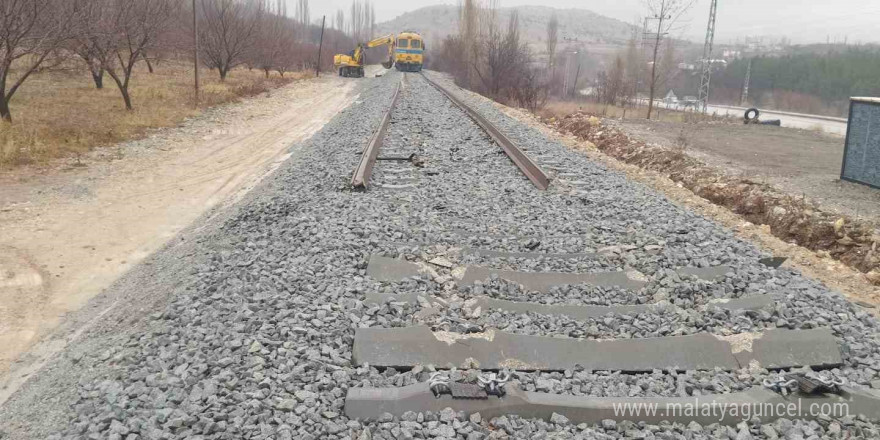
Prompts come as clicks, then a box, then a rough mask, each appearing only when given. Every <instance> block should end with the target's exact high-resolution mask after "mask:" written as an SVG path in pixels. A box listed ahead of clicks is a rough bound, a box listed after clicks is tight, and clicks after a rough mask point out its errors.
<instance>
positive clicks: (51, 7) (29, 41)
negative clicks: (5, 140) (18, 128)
mask: <svg viewBox="0 0 880 440" xmlns="http://www.w3.org/2000/svg"><path fill="white" fill-rule="evenodd" d="M74 6H75V5H74V3H73V2H72V1H71V0H0V119H3V120H5V121H7V122H12V113H11V112H10V110H9V101H10V100H12V97H13V96H14V95H15V93H16V92H17V91H18V89H19V88H20V87H21V85H22V84H24V82H25V81H27V79H28V78H29V77H30V76H31V75H33V73H34V72H37V71H38V70H40V69H41V68H42V67H43V65H44V63H45V62H46V61H47V59H49V57H50V56H51V55H52V54H53V53H54V52H55V51H56V50H57V49H58V48H60V47H61V45H62V44H63V43H64V42H65V41H67V39H68V38H69V37H70V35H71V30H72V25H73V24H74V17H75V14H74V12H75V8H74Z"/></svg>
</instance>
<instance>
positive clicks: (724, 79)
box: [713, 46, 880, 116]
mask: <svg viewBox="0 0 880 440" xmlns="http://www.w3.org/2000/svg"><path fill="white" fill-rule="evenodd" d="M813 49H815V48H810V47H806V48H803V49H801V50H800V51H797V52H794V53H791V54H788V55H785V56H766V57H758V58H754V59H753V60H752V72H751V80H750V84H749V97H750V102H751V103H753V104H760V105H769V106H773V107H776V108H780V109H785V108H787V109H790V110H796V111H801V112H809V113H814V112H815V113H827V114H833V115H836V116H844V115H845V114H846V109H847V105H848V103H849V98H850V97H852V96H878V95H880V76H878V75H877V72H880V48H878V47H876V46H864V47H838V48H836V49H834V50H830V51H824V50H813ZM748 64H749V59H740V60H736V61H734V62H732V63H731V64H730V65H729V66H728V67H727V69H725V70H724V71H721V72H718V74H717V75H716V76H715V78H713V83H714V85H715V87H716V88H718V89H721V90H719V92H720V93H718V94H716V95H715V96H716V97H718V98H719V99H723V98H728V99H727V101H728V102H731V103H736V104H738V103H739V98H740V94H741V90H742V87H743V81H744V78H745V75H746V69H747V68H748ZM724 91H729V95H730V96H725V95H724V93H723V92H724Z"/></svg>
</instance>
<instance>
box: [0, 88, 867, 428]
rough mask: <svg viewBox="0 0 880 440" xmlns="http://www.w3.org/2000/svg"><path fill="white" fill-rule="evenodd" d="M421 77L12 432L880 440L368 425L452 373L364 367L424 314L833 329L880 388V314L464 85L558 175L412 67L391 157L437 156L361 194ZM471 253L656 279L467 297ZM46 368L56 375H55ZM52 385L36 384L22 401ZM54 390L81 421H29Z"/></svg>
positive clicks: (698, 380) (668, 328)
mask: <svg viewBox="0 0 880 440" xmlns="http://www.w3.org/2000/svg"><path fill="white" fill-rule="evenodd" d="M402 75H403V74H401V73H397V72H389V73H388V74H386V75H385V76H384V77H382V78H368V79H363V80H359V81H362V85H361V86H360V87H361V88H362V92H361V94H360V95H359V97H358V99H357V102H356V103H354V104H353V105H352V106H351V107H350V108H349V109H347V110H346V111H344V112H343V113H341V114H340V115H339V116H337V117H336V118H335V119H334V120H333V121H331V122H330V123H329V124H328V125H327V126H325V127H324V129H323V130H322V131H321V132H319V133H318V134H316V135H315V136H314V137H313V138H312V139H311V140H310V141H309V142H308V143H307V145H304V146H303V154H302V155H300V156H298V157H296V158H294V159H291V160H290V161H289V162H287V163H286V164H285V165H284V166H282V167H281V168H280V169H279V170H278V171H277V173H276V174H275V175H274V176H273V177H272V178H271V179H269V180H267V181H266V182H264V183H263V185H262V186H261V187H260V188H258V189H257V190H255V191H254V192H253V193H252V194H251V195H250V196H249V197H248V198H247V199H245V200H244V201H243V202H242V203H241V204H239V205H238V206H237V207H236V208H235V210H234V211H233V212H231V213H230V214H229V215H228V216H226V217H225V218H221V219H219V220H217V221H216V222H217V225H216V226H215V227H206V228H205V230H204V231H203V232H200V233H199V234H197V239H196V243H194V244H191V245H190V246H192V250H191V251H190V252H189V254H188V255H189V258H187V259H186V261H185V262H186V263H187V265H186V267H187V268H188V270H186V271H180V273H175V274H174V276H171V277H167V278H163V279H162V280H160V281H158V286H157V287H154V288H153V290H159V291H163V292H165V294H166V295H168V298H169V300H168V302H167V304H160V305H158V306H156V307H157V308H156V309H155V310H145V311H143V312H142V313H143V314H144V318H143V319H141V320H139V321H138V322H137V323H136V325H132V326H131V327H130V328H129V329H128V330H127V331H124V332H120V333H119V334H114V335H112V336H111V335H95V336H94V337H93V338H92V340H93V341H94V342H93V343H92V345H89V347H102V348H103V349H101V350H90V351H88V352H86V353H82V352H81V351H80V352H77V351H76V350H75V349H71V350H69V351H68V353H67V354H66V356H67V357H66V358H65V359H71V356H73V358H75V359H76V360H75V361H73V360H66V361H64V362H67V363H66V364H63V365H64V366H65V368H69V369H70V372H68V373H62V372H58V371H57V369H56V371H55V372H54V373H52V374H69V375H70V376H71V377H77V378H78V379H77V381H76V382H74V383H76V387H75V388H73V389H71V390H68V391H69V392H68V393H67V394H64V393H62V394H60V395H59V397H58V398H57V400H55V401H52V400H51V399H50V398H48V397H46V396H43V397H42V400H40V399H37V398H30V399H31V400H26V399H24V397H19V398H14V399H13V400H11V401H10V402H8V403H7V405H6V406H5V407H4V408H3V409H2V411H0V416H7V419H6V420H7V421H12V422H14V425H13V424H12V423H10V424H9V425H8V426H10V427H11V428H7V427H4V426H2V423H6V422H0V429H2V430H7V431H8V433H9V434H10V435H11V436H13V437H21V438H29V437H38V436H40V437H42V436H46V435H52V436H53V437H54V438H113V439H137V438H145V439H165V438H168V439H170V438H223V439H238V438H266V439H268V438H272V439H325V438H327V439H358V440H362V439H370V438H373V439H380V438H381V439H405V438H447V439H467V440H477V439H484V438H517V439H533V438H571V439H575V438H583V439H594V438H599V439H603V438H663V439H677V438H688V439H690V438H694V439H715V438H731V439H748V438H761V439H763V438H767V439H773V438H793V439H796V438H804V439H806V438H825V437H827V438H838V437H843V438H846V436H850V437H852V436H861V437H864V438H872V437H877V436H880V430H878V427H877V425H874V424H872V423H871V422H869V421H866V420H863V419H860V418H858V417H852V416H851V417H844V418H837V419H833V418H827V419H822V420H817V421H806V420H788V419H783V420H779V421H776V422H774V423H772V424H770V423H768V424H763V423H761V421H760V420H759V419H758V418H752V419H751V420H746V421H743V422H742V423H740V424H739V425H737V426H721V425H708V426H700V425H697V424H691V425H687V426H685V425H678V424H660V425H646V424H644V423H642V424H639V423H630V422H621V423H615V422H613V421H610V420H607V421H605V422H603V423H602V424H599V425H586V424H583V425H574V424H571V423H569V422H568V421H567V420H565V418H564V417H561V416H560V417H554V418H553V419H552V420H550V421H541V420H529V419H523V418H519V417H515V416H506V417H499V418H495V419H492V420H484V419H482V418H481V417H480V416H479V415H470V416H467V415H465V414H462V413H455V412H454V411H451V410H450V411H443V412H441V413H436V414H435V413H420V414H416V413H411V414H407V415H405V416H404V417H402V418H400V419H395V418H393V417H390V416H389V417H386V418H383V419H381V420H375V421H369V422H365V421H355V420H349V419H347V418H346V416H345V415H344V411H343V405H344V399H345V395H346V391H347V390H348V389H349V388H351V387H362V386H370V387H401V386H405V385H410V384H413V383H416V382H420V381H425V380H427V378H428V376H429V375H430V372H431V371H432V370H433V368H432V367H431V366H425V367H417V368H416V369H414V370H412V371H395V370H394V369H384V370H377V369H375V368H372V367H368V366H355V365H352V360H351V354H352V353H351V348H352V342H353V337H354V332H355V329H357V328H359V327H385V328H391V327H405V326H410V325H415V324H425V325H428V326H430V327H431V328H432V329H434V330H438V331H453V332H461V333H471V332H479V331H483V330H486V329H497V330H502V331H505V332H510V333H517V334H525V335H540V336H565V337H574V338H590V339H607V338H616V339H623V338H648V337H660V336H677V335H687V334H696V333H701V332H708V333H712V334H715V335H718V336H730V335H736V334H741V333H746V332H761V331H763V330H767V329H775V328H786V329H812V328H830V329H831V330H832V332H833V333H834V335H835V336H836V338H837V339H838V343H839V347H840V350H841V354H842V355H843V359H844V365H843V367H841V368H839V369H836V370H834V372H835V373H836V374H838V375H839V376H840V377H843V378H846V379H847V380H848V381H849V383H850V384H851V385H853V386H856V387H866V388H867V387H870V386H871V383H872V382H874V383H875V384H876V383H877V382H876V381H877V380H878V371H880V343H878V338H877V321H876V320H875V319H874V318H873V317H872V316H870V315H869V314H868V313H866V312H865V311H863V310H861V309H860V308H859V307H858V306H854V305H852V304H850V303H849V302H847V301H846V300H845V299H844V298H843V297H842V296H841V295H839V294H837V293H834V292H831V291H829V290H827V289H826V288H824V287H823V286H821V285H820V284H818V283H816V282H814V281H812V280H809V279H805V278H803V277H802V276H800V275H799V274H797V273H794V272H793V271H791V270H788V269H771V268H768V267H766V266H763V265H761V264H760V263H759V262H758V259H760V258H762V257H766V256H767V255H764V254H762V253H761V252H760V251H759V250H757V249H756V248H754V247H753V246H752V245H750V244H748V243H745V242H743V241H740V240H738V239H736V238H735V237H733V235H732V234H731V233H730V232H729V231H726V230H724V229H723V228H721V227H719V226H717V225H715V224H714V223H711V222H709V221H707V220H706V219H704V218H702V217H700V216H697V215H695V214H693V213H690V212H687V211H685V210H683V209H681V208H679V207H677V206H676V205H674V204H672V203H671V202H669V201H668V200H666V199H665V198H664V197H662V196H660V195H658V194H656V193H654V192H652V191H650V190H648V189H646V188H644V187H642V186H639V185H636V184H633V183H631V182H628V181H627V180H626V179H625V178H624V177H623V176H621V175H620V174H617V173H615V172H611V171H609V170H607V169H605V168H603V167H602V166H600V165H597V164H595V163H592V162H590V161H589V160H587V159H586V158H585V157H583V156H581V155H579V154H577V153H575V152H571V151H568V150H566V149H565V147H563V146H562V145H559V144H557V143H555V142H552V141H549V140H547V139H546V138H545V137H544V136H543V135H541V134H540V133H538V132H536V131H534V130H532V129H530V128H528V127H525V126H523V125H522V124H519V123H517V122H515V121H513V120H512V119H510V118H507V117H506V116H504V115H502V114H501V113H500V111H498V110H497V109H496V108H495V106H494V105H493V104H492V103H490V102H488V101H487V100H485V99H483V98H481V97H478V96H473V95H471V94H469V93H466V92H463V91H460V90H454V92H455V93H456V94H457V95H458V96H460V97H461V98H462V99H464V100H465V101H467V102H468V103H469V104H471V105H473V106H474V107H475V108H476V109H477V110H478V111H480V112H481V113H482V114H483V115H484V116H485V117H487V118H488V119H489V120H491V121H492V122H493V123H495V124H496V125H497V126H498V127H499V128H500V129H502V130H504V131H505V133H507V134H508V136H509V137H511V138H512V139H513V140H515V141H516V142H518V143H519V144H520V146H521V147H523V148H526V149H527V150H528V151H529V154H530V155H532V157H533V158H534V159H535V160H536V161H537V162H538V163H540V164H544V166H545V167H547V169H548V170H550V172H551V174H554V175H556V181H555V182H554V184H553V185H552V186H551V189H550V190H548V191H546V192H540V191H538V190H536V189H535V187H534V186H532V184H531V183H530V182H529V181H528V180H527V179H526V178H525V177H524V176H523V175H522V174H521V173H520V172H519V170H517V168H516V167H515V166H514V165H513V164H512V163H511V162H510V160H509V159H508V158H507V157H506V156H505V155H504V153H503V152H502V150H501V149H500V147H498V146H496V145H493V144H492V143H491V142H489V141H488V138H487V136H486V135H485V134H484V133H483V132H482V131H481V130H480V129H479V128H478V127H477V126H476V125H475V124H474V123H473V122H472V121H470V119H468V118H467V117H466V116H465V115H464V113H463V112H462V111H461V110H459V109H458V108H456V107H454V106H453V105H452V104H451V103H450V102H449V101H448V100H447V99H446V98H445V97H443V95H441V94H440V93H439V92H438V91H437V90H434V89H433V88H431V87H430V86H429V85H428V84H427V83H426V82H425V80H424V79H423V78H421V77H420V76H419V75H415V74H407V78H406V81H405V86H404V87H403V88H402V90H401V97H400V102H399V104H398V107H397V109H396V110H395V113H394V116H393V119H392V124H391V127H390V131H389V133H388V137H387V138H386V139H387V140H386V145H385V148H384V149H383V150H382V153H380V156H382V155H385V154H386V153H387V154H388V155H394V156H399V155H409V154H410V153H416V154H417V155H418V156H419V157H420V158H423V159H424V160H425V163H424V166H423V167H415V166H413V165H412V164H410V163H409V162H393V161H380V162H378V163H377V165H376V169H375V171H374V175H373V184H374V186H373V188H372V189H371V190H370V191H368V192H353V191H351V190H350V189H349V188H348V181H349V180H350V177H351V173H352V171H353V170H354V168H355V166H356V164H357V162H358V160H359V155H358V154H359V153H360V149H361V148H362V147H363V146H364V145H365V144H366V142H367V140H368V138H369V136H370V134H371V131H372V130H373V129H374V128H375V127H377V126H378V123H379V121H380V119H381V117H382V113H383V111H384V110H385V109H386V108H387V105H388V103H389V102H390V98H391V96H392V94H393V92H394V89H395V87H396V86H397V83H398V82H399V81H400V80H401V76H402ZM431 75H436V74H431ZM434 77H435V78H438V79H440V77H439V75H436V76H434ZM552 168H555V170H554V169H552ZM567 182H569V183H567ZM570 182H586V184H580V183H578V184H573V183H570ZM465 248H478V249H489V250H495V251H510V252H544V253H555V254H561V253H578V254H587V255H583V256H581V257H578V258H501V257H483V256H479V255H474V254H472V253H468V252H462V249H465ZM172 251H173V250H166V251H163V252H172ZM372 255H383V256H386V257H393V258H402V259H405V260H408V261H411V262H415V263H418V264H420V265H422V266H423V267H425V268H427V269H426V270H425V273H423V274H421V275H419V276H417V277H413V278H411V279H407V280H404V281H401V282H385V283H379V282H375V281H373V280H372V279H371V278H370V277H368V276H367V275H366V267H367V262H368V261H369V259H370V257H371V256H372ZM160 257H161V256H160ZM180 264H183V263H180ZM467 265H480V266H488V267H493V268H498V269H506V270H521V271H529V272H537V271H543V272H578V273H594V272H607V271H624V270H625V271H637V272H638V273H640V274H641V276H643V277H644V279H645V280H646V281H647V284H646V287H644V288H642V289H640V290H638V291H627V290H623V289H619V288H604V287H594V286H588V285H578V286H563V287H559V288H553V289H551V291H550V292H549V293H546V294H540V293H537V292H530V291H528V290H527V289H523V288H521V287H520V286H517V285H515V284H513V283H510V282H507V281H505V280H501V279H497V278H493V279H489V280H486V281H484V282H478V283H476V284H475V285H474V286H470V287H462V288H459V287H458V285H457V283H456V280H457V277H460V272H461V268H463V267H464V266H467ZM719 265H725V266H729V267H730V271H729V272H728V273H727V274H726V275H725V276H724V277H723V279H719V280H718V281H715V282H710V281H704V280H698V279H696V278H693V277H686V276H679V275H678V274H676V272H675V270H678V269H680V268H685V267H712V266H719ZM370 292H382V293H420V294H422V293H423V294H424V295H425V296H426V297H438V298H443V299H444V300H446V303H447V305H445V306H436V305H431V306H430V307H428V305H427V304H426V305H424V306H421V305H410V304H402V303H391V304H381V305H378V304H364V296H365V294H367V293H370ZM768 293H773V294H778V295H780V300H779V301H777V302H776V303H774V304H773V305H772V306H768V307H766V308H764V309H762V310H758V311H730V310H718V309H713V308H712V307H711V306H710V305H709V303H710V302H711V301H713V300H717V299H725V298H739V297H747V296H753V295H763V294H768ZM474 295H487V296H490V297H493V298H500V299H510V300H515V301H529V302H539V303H543V304H580V305H624V304H648V303H663V304H669V306H670V307H667V308H663V307H659V308H656V309H652V310H651V311H650V312H645V313H641V314H638V315H609V316H605V317H602V318H596V319H590V320H586V321H577V320H573V319H570V318H565V317H560V316H547V315H540V314H535V313H528V314H520V313H511V312H504V311H494V310H479V311H477V310H473V309H471V308H470V307H469V306H468V304H467V299H468V298H469V297H471V296H474ZM428 308H430V310H427V309H428ZM426 312H429V313H426ZM71 353H80V354H79V355H72V354H71ZM79 370H83V371H88V372H89V373H87V374H86V373H82V374H81V373H77V372H76V371H79ZM43 374H49V373H48V372H47V373H43ZM478 374H479V372H478V371H475V370H470V371H454V372H453V373H452V376H453V377H452V378H453V379H459V380H465V381H471V382H472V381H475V380H476V377H477V375H478ZM771 376H772V374H771V373H770V372H768V371H766V370H763V369H760V368H753V369H743V370H739V371H734V372H717V371H687V372H684V373H680V372H679V373H676V372H675V371H672V370H669V371H666V370H657V371H654V372H651V373H643V374H621V373H617V372H588V371H577V370H573V371H564V372H552V373H550V372H529V373H523V372H517V373H515V374H514V376H513V380H514V381H518V382H519V383H520V384H521V386H522V387H523V388H524V389H526V390H529V391H542V392H549V393H557V394H566V395H578V396H603V397H604V396H608V397H657V396H700V395H709V394H725V393H732V392H737V391H743V390H748V389H750V388H753V387H761V386H762V385H761V382H762V381H763V380H764V379H766V378H768V377H771ZM41 380H42V381H46V379H40V378H37V380H35V382H37V383H38V384H39V383H40V381H41ZM68 382H70V380H68ZM59 383H65V382H63V381H62V382H59ZM34 387H37V388H35V389H42V388H39V387H38V386H37V385H34ZM46 389H47V390H48V389H50V388H48V387H47V388H46ZM33 394H34V393H33V392H31V393H30V394H28V390H24V393H23V396H29V395H33ZM40 401H43V402H48V403H46V404H47V405H49V406H51V407H52V408H54V409H53V411H55V413H57V414H60V415H59V416H58V417H56V418H52V419H46V418H44V419H39V418H36V419H34V420H40V422H35V421H31V420H28V414H29V413H36V412H39V411H40V409H39V408H36V407H31V408H30V409H28V408H27V407H26V405H25V403H35V402H40ZM50 421H51V423H50ZM37 423H39V426H36V424H37ZM50 425H51V426H50ZM0 438H2V435H0Z"/></svg>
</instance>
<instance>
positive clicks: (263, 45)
mask: <svg viewBox="0 0 880 440" xmlns="http://www.w3.org/2000/svg"><path fill="white" fill-rule="evenodd" d="M282 14H283V9H281V8H280V7H279V8H278V9H276V10H274V11H272V10H270V7H269V6H268V4H267V6H266V13H265V14H264V16H263V23H262V24H261V25H260V26H259V33H258V34H257V41H256V44H255V48H254V50H253V51H252V54H253V56H254V59H253V60H252V64H253V65H255V66H256V67H258V68H260V69H262V70H263V71H264V72H265V73H266V77H267V78H268V77H269V73H270V72H271V71H273V70H277V71H278V72H279V73H281V74H282V75H283V74H284V72H286V71H287V70H289V69H290V68H291V67H292V66H291V64H290V63H291V60H292V58H293V57H291V56H290V55H291V54H292V53H293V52H294V51H295V48H296V46H297V36H296V33H297V30H298V29H299V26H298V23H296V22H295V21H293V20H290V19H289V18H287V17H285V16H284V15H282Z"/></svg>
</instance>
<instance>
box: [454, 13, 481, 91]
mask: <svg viewBox="0 0 880 440" xmlns="http://www.w3.org/2000/svg"><path fill="white" fill-rule="evenodd" d="M459 14H460V18H459V21H458V26H459V29H458V35H459V39H460V43H461V45H462V49H463V50H462V52H461V57H462V63H463V64H464V66H465V75H464V77H463V78H461V79H460V80H461V81H463V82H464V84H463V85H464V87H466V88H471V87H473V85H474V84H475V83H476V77H477V75H476V72H475V71H474V67H473V66H474V65H475V63H476V60H477V59H478V55H479V44H480V43H479V32H480V31H479V15H480V6H479V4H478V3H477V0H464V2H463V3H461V4H460V6H459Z"/></svg>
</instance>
